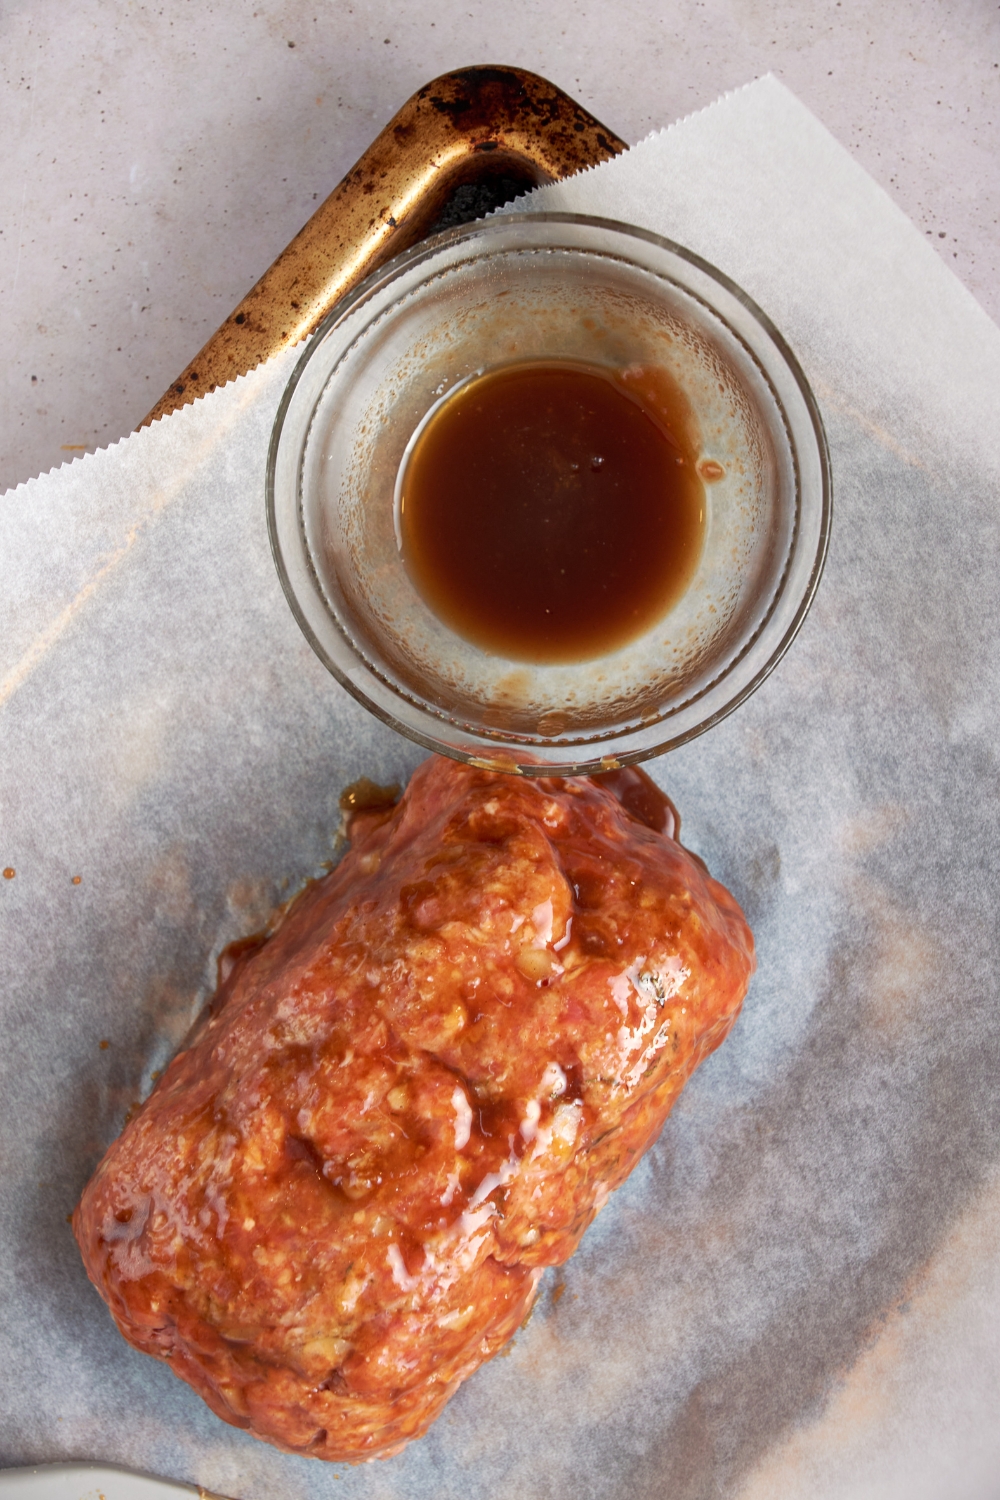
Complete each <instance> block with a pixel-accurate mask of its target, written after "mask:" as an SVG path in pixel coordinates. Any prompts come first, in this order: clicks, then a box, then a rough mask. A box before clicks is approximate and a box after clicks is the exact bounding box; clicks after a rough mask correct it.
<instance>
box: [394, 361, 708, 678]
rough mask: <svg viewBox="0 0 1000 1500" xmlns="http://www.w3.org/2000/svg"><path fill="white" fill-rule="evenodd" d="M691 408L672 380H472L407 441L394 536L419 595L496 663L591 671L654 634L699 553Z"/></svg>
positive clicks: (536, 372)
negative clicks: (584, 664) (596, 661)
mask: <svg viewBox="0 0 1000 1500" xmlns="http://www.w3.org/2000/svg"><path fill="white" fill-rule="evenodd" d="M697 460H698V439H697V433H696V427H695V424H694V421H693V418H692V415H691V410H690V407H689V405H688V403H687V400H686V398H685V396H684V395H683V393H682V392H681V391H680V390H679V388H678V387H677V386H676V384H675V383H674V381H673V380H672V379H671V378H670V376H669V375H668V374H667V372H666V371H663V370H658V369H652V368H647V367H639V366H632V367H629V368H627V369H625V370H621V371H614V370H605V369H601V368H598V367H596V366H590V365H583V364H576V363H572V362H569V361H526V362H523V363H520V364H514V365H508V366H504V367H501V368H499V369H497V370H493V371H490V372H487V373H486V374H483V375H479V376H476V377H474V378H473V379H472V380H470V381H468V382H467V383H465V384H464V385H462V386H461V387H460V388H459V389H458V390H456V391H455V392H454V394H453V395H450V396H448V397H446V398H445V399H444V401H442V402H441V404H440V405H439V406H438V407H437V408H436V409H435V410H433V411H432V413H431V415H430V417H429V419H428V420H427V421H426V422H425V425H424V426H423V428H422V429H421V430H419V431H418V433H417V436H416V438H415V440H414V441H413V442H412V444H411V447H410V450H409V453H408V457H407V459H406V460H405V461H404V467H403V469H402V471H401V474H400V481H399V485H398V487H397V514H396V525H397V535H398V539H399V544H400V549H401V552H402V556H403V561H404V564H405V566H406V568H407V571H408V573H409V575H410V578H411V579H412V581H413V583H414V585H415V587H416V588H417V589H418V591H419V592H420V594H421V595H422V596H423V598H424V599H425V600H426V602H427V604H428V605H429V606H430V607H431V609H433V610H434V612H435V613H436V614H437V615H438V617H439V618H440V619H441V620H443V621H444V622H445V624H447V625H448V626H449V627H450V628H451V629H453V630H454V631H455V632H456V633H457V634H459V635H462V636H464V637H465V638H466V639H467V640H469V641H471V642H472V643H473V644H474V645H477V646H479V647H481V648H482V649H483V650H486V651H489V652H491V653H493V654H495V655H499V656H505V657H510V658H513V659H515V660H520V661H531V662H539V663H542V662H549V663H555V662H572V661H585V660H589V659H591V658H593V657H596V656H602V655H605V654H607V653H609V652H611V651H615V650H617V649H619V648H620V647H621V646H624V645H626V644H627V643H628V642H629V641H631V640H634V639H635V638H636V637H637V636H639V635H641V634H643V633H644V632H645V631H646V630H648V629H649V628H650V626H651V625H654V624H655V623H656V621H657V620H659V619H660V618H661V617H662V616H663V615H664V614H666V613H667V611H668V610H669V609H670V608H671V606H672V605H673V604H675V603H676V601H677V600H678V599H679V598H680V596H681V595H682V594H683V592H684V590H685V589H686V587H687V585H688V583H689V582H690V580H691V577H692V575H693V573H694V571H695V568H696V566H697V563H698V559H699V556H700V554H701V547H702V541H703V535H704V529H705V491H704V487H703V484H702V480H701V477H700V476H699V473H698V470H697V468H696V464H697Z"/></svg>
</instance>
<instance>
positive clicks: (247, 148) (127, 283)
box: [0, 0, 1000, 490]
mask: <svg viewBox="0 0 1000 1500" xmlns="http://www.w3.org/2000/svg"><path fill="white" fill-rule="evenodd" d="M472 62H505V63H512V64H515V65H519V66H522V67H527V68H530V69H533V70H534V71H536V72H540V73H542V74H544V75H545V76H547V77H549V78H551V79H552V80H553V82H555V83H558V84H559V85H560V86H561V87H563V88H564V89H566V90H567V92H569V93H571V94H573V95H574V96H575V97H576V98H578V99H579V100H580V101H581V103H583V104H584V105H585V106H586V107H587V108H588V109H590V110H592V111H593V113H594V114H596V115H597V116H598V118H600V119H602V120H603V121H604V122H605V123H606V124H608V125H609V126H611V127H612V128H613V129H614V130H616V131H617V132H618V133H619V134H620V135H622V136H624V137H625V139H627V140H629V141H636V140H638V139H640V138H641V137H642V136H644V135H645V134H647V133H648V132H649V131H650V130H653V129H656V128H658V127H660V126H664V125H668V124H670V123H671V122H672V121H673V120H674V119H676V118H678V117H679V116H682V115H685V114H688V113H690V112H691V111H692V110H696V109H698V108H700V107H702V106H703V105H706V104H708V103H710V102H711V101H712V100H713V99H715V98H716V97H718V95H719V94H721V93H722V92H724V91H725V90H727V89H731V88H733V87H735V86H738V85H739V84H742V83H745V82H747V81H748V80H749V79H751V78H753V77H755V76H758V75H760V74H761V73H764V72H767V71H769V70H770V71H773V72H774V73H776V74H777V75H778V76H779V77H780V78H782V79H783V80H784V82H785V83H787V84H788V85H789V87H790V88H792V89H793V90H794V91H795V92H796V93H797V94H798V96H799V97H800V98H801V99H802V101H803V102H804V103H805V104H807V105H808V106H809V108H810V109H812V110H813V111H814V113H815V114H816V115H818V116H819V118H820V119H821V120H822V121H823V122H824V123H825V124H826V125H827V126H828V128H829V129H830V130H831V131H832V132H833V134H834V135H835V136H836V137H837V138H838V140H840V141H841V143H842V144H844V145H846V146H847V147H848V148H849V149H850V150H851V151H852V152H853V153H854V154H855V156H856V157H857V159H858V160H859V161H860V162H861V163H862V164H863V165H864V166H865V167H866V168H867V169H868V171H869V172H871V173H872V175H873V176H874V177H875V178H876V180H877V181H878V182H879V183H880V184H881V185H882V186H883V187H884V188H885V189H886V190H887V191H888V192H889V193H890V194H891V195H892V197H893V198H894V199H895V201H896V202H897V203H898V204H899V206H900V207H901V208H902V209H903V210H904V211H905V212H906V213H907V214H908V215H909V216H910V217H911V218H912V219H913V220H914V222H915V223H916V224H917V225H918V226H919V227H920V229H921V230H922V231H923V232H924V233H925V234H926V235H927V236H928V238H929V239H930V240H932V242H933V243H934V244H935V247H936V248H937V249H938V250H939V252H940V254H941V255H942V256H943V257H944V258H945V259H946V261H947V263H948V264H949V265H950V266H951V267H952V268H953V269H954V270H955V272H956V273H957V274H958V276H959V277H961V279H962V280H963V281H964V282H965V284H966V285H967V286H968V287H969V289H970V290H971V291H972V292H973V293H974V294H975V296H976V297H978V299H979V300H980V302H981V303H982V304H983V306H984V307H985V308H986V309H987V311H988V312H989V313H990V314H991V315H992V316H993V317H994V318H997V317H998V316H1000V226H998V219H1000V207H998V204H1000V5H998V4H997V3H996V0H884V3H883V4H881V5H879V6H872V5H871V4H868V3H864V0H772V3H767V4H764V3H762V0H676V3H674V4H667V3H666V0H609V3H605V4H603V5H594V4H591V3H588V0H583V3H575V4H573V5H570V4H569V3H567V0H544V3H543V0H508V3H507V4H506V5H504V6H503V7H497V6H495V5H485V4H483V3H482V0H436V3H435V4H427V3H426V0H407V3H406V4H405V5H400V4H399V3H398V0H397V3H390V0H369V3H365V0H354V3H353V4H348V3H345V0H257V3H256V6H255V7H254V6H253V4H252V0H178V3H174V4H171V5H167V4H162V5H161V4H157V3H143V0H74V4H73V5H72V6H66V5H65V3H64V0H8V3H7V4H6V5H5V6H4V8H3V14H2V18H0V78H2V80H3V85H4V86H3V88H2V90H0V140H2V141H3V152H4V164H3V171H2V173H0V341H2V360H0V490H2V489H4V488H6V487H7V486H10V485H14V484H17V483H18V482H20V481H21V480H24V479H28V478H29V477H31V476H32V475H35V474H38V473H39V472H43V471H45V470H47V469H49V468H52V467H54V466H55V465H58V464H60V463H62V462H65V461H66V460H67V459H69V458H71V457H73V456H74V455H75V454H78V453H81V452H84V451H87V450H92V449H94V448H97V447H101V446H104V445H106V444H108V443H110V442H114V441H115V440H117V439H118V438H120V437H122V436H123V435H124V434H126V433H127V432H129V431H130V430H131V429H132V427H134V425H135V424H136V423H137V422H138V421H140V420H141V419H142V417H143V416H144V415H145V413H146V411H147V410H148V409H149V407H150V406H151V405H152V404H153V402H154V401H155V400H156V399H157V397H159V395H160V394H161V393H162V391H163V390H164V389H165V387H166V386H167V385H168V384H169V382H170V381H171V379H172V378H173V377H174V376H175V375H176V374H177V373H178V371H179V370H181V369H182V368H183V366H184V365H185V363H186V362H187V360H188V359H189V358H190V357H191V356H192V355H193V354H194V353H195V352H197V350H198V349H199V348H200V347H201V345H202V343H203V342H204V340H205V339H206V338H207V337H208V335H209V334H210V333H211V332H212V331H213V330H214V329H215V327H217V325H218V324H219V323H220V322H221V321H222V319H223V318H224V317H225V316H226V314H227V313H228V312H229V311H230V310H231V308H232V307H233V306H234V305H235V304H236V303H237V302H238V301H239V299H240V298H241V297H242V296H243V294H244V293H245V292H246V291H247V289H248V288H249V287H250V286H251V285H252V284H253V282H254V281H255V280H256V279H257V277H258V276H259V275H260V274H261V272H262V271H263V270H264V269H266V267H267V266H268V265H269V264H270V262H271V261H272V260H273V258H274V257H275V255H277V254H278V252H279V251H280V250H281V249H282V248H283V247H284V246H285V244H287V242H288V241H289V240H290V239H291V237H292V236H293V235H294V234H295V232H296V231H297V230H298V229H299V228H300V227H301V225H302V224H303V222H304V221H305V220H306V219H307V218H308V217H309V215H310V214H311V213H312V211H313V209H314V208H315V207H316V205H317V203H318V202H319V201H321V200H322V199H323V198H324V197H325V196H326V195H327V193H329V191H330V190H331V189H332V188H333V187H334V186H335V184H336V183H337V182H338V181H339V179H340V177H341V176H342V175H343V173H344V172H345V171H346V170H347V168H348V167H350V166H351V164H352V163H353V162H354V161H355V159H356V158H357V157H358V156H359V155H360V153H361V152H362V151H363V150H364V148H365V147H366V146H367V144H368V143H369V141H370V140H371V139H372V138H373V136H374V135H375V134H376V133H377V131H378V130H379V129H380V128H381V127H382V125H383V124H384V123H385V122H386V121H387V120H388V119H389V118H390V116H391V115H392V114H394V113H395V111H396V109H397V108H398V107H399V106H400V104H402V102H403V101H404V100H405V99H406V98H407V97H408V96H409V95H410V94H411V93H412V92H413V91H414V89H416V88H419V87H420V85H421V84H423V83H426V82H427V81H428V80H429V79H431V78H433V77H435V76H436V75H437V74H439V73H442V72H445V71H447V70H448V69H451V68H455V67H459V66H463V65H466V64H468V63H472Z"/></svg>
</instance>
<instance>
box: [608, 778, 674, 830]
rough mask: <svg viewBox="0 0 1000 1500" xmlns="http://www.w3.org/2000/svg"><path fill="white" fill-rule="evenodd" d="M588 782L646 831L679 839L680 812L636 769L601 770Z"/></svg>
mask: <svg viewBox="0 0 1000 1500" xmlns="http://www.w3.org/2000/svg"><path fill="white" fill-rule="evenodd" d="M590 779H591V781H595V782H596V783H597V785H598V786H603V787H606V788H607V790H608V791H609V792H610V793H611V794H612V796H614V797H617V798H618V801H619V802H620V803H621V805H622V807H624V809H625V811H626V812H628V813H631V814H632V816H633V818H637V819H638V820H639V822H640V823H645V825H646V827H647V828H652V830H653V832H654V833H662V834H664V835H665V837H666V838H668V839H679V838H680V833H681V815H680V813H679V812H678V811H677V809H676V807H675V806H674V804H673V803H672V802H671V800H670V798H669V797H668V796H667V794H666V792H661V791H660V788H659V787H658V786H657V785H656V782H655V781H654V780H653V778H652V777H651V776H648V775H647V774H646V772H645V771H643V770H640V768H639V767H638V766H621V767H619V769H618V770H617V771H602V772H601V773H600V775H598V776H592V777H591V778H590Z"/></svg>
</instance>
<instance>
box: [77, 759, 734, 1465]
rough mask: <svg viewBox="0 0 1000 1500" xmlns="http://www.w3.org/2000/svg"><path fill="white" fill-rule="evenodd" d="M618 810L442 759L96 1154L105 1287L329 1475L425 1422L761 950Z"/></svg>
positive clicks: (142, 1328)
mask: <svg viewBox="0 0 1000 1500" xmlns="http://www.w3.org/2000/svg"><path fill="white" fill-rule="evenodd" d="M623 777H624V780H623V779H622V778H623ZM617 791H618V795H616V794H615V792H614V791H613V790H612V789H611V788H610V787H609V786H608V785H606V784H603V782H602V783H598V782H595V781H591V780H585V779H582V778H580V779H569V780H554V779H537V780H536V779H528V778H518V777H513V776H502V775H496V774H493V773H490V772H487V771H483V770H477V769H472V768H469V767H463V766H459V765H457V764H455V763H453V762H451V761H446V760H442V759H431V760H428V761H426V762H425V763H424V764H423V765H422V766H421V767H420V768H419V769H418V770H417V772H416V773H415V775H414V776H413V779H412V781H411V783H410V786H409V788H408V790H407V791H406V793H405V794H404V796H403V798H402V800H401V801H400V803H399V804H398V806H397V807H396V808H395V809H394V810H392V811H391V812H390V813H382V814H380V815H372V814H369V815H366V816H361V817H359V818H358V819H356V821H355V824H354V827H353V829H352V848H351V851H350V853H349V854H348V855H347V856H346V857H345V858H344V860H343V861H342V863H341V864H340V865H339V866H338V867H337V869H336V870H335V871H334V872H333V873H332V874H331V875H329V876H328V877H326V878H325V879H322V880H320V881H317V882H316V883H315V884H313V885H311V886H310V887H309V888H308V889H307V890H306V891H305V892H304V893H303V894H302V895H301V896H300V897H299V898H298V899H297V900H296V901H295V902H294V903H293V904H292V906H291V907H290V908H289V910H288V911H287V912H286V914H285V915H284V917H283V919H282V920H281V922H280V924H279V925H278V926H277V928H276V930H275V931H274V932H273V934H272V935H271V936H270V937H269V938H268V939H267V941H266V942H265V943H264V944H263V945H262V946H260V947H257V948H256V950H254V951H247V952H244V953H243V954H242V955H241V956H240V958H239V959H238V961H237V962H236V964H235V965H234V967H233V969H232V972H231V973H230V974H229V975H228V978H227V979H226V981H225V983H224V984H223V985H222V986H221V987H220V990H219V992H218V993H217V995H216V996H215V999H214V1001H213V1003H212V1006H211V1007H210V1010H209V1011H208V1012H207V1013H206V1016H205V1017H204V1018H203V1020H202V1022H201V1023H200V1024H199V1026H198V1027H197V1028H196V1030H195V1032H194V1033H193V1034H192V1036H191V1038H189V1040H188V1043H187V1044H186V1046H185V1049H184V1050H183V1051H182V1052H180V1053H179V1054H178V1056H177V1057H175V1058H174V1060H173V1062H172V1063H171V1065H170V1067H169V1068H168V1069H167V1070H166V1072H165V1074H164V1076H163V1078H162V1079H161V1080H160V1082H159V1084H158V1085H157V1087H156V1089H155V1091H154V1092H153V1094H152V1095H151V1096H150V1098H149V1099H148V1100H147V1102H146V1104H145V1105H144V1107H143V1108H142V1110H141V1111H140V1112H139V1113H138V1115H137V1116H136V1117H135V1118H134V1119H133V1120H132V1121H131V1122H130V1123H129V1124H128V1126H127V1127H126V1129H125V1131H124V1132H123V1134H122V1135H121V1136H120V1137H119V1139H118V1140H117V1141H116V1142H115V1144H114V1145H113V1146H112V1147H111V1149H110V1150H109V1151H108V1153H107V1155H106V1156H105V1158H104V1160H103V1161H102V1162H101V1164H100V1166H99V1167H98V1169H97V1171H96V1172H95V1174H94V1176H93V1178H92V1179H91V1181H90V1183H89V1184H88V1186H87V1188H86V1190H85V1192H84V1194H83V1198H82V1200H81V1202H80V1205H79V1206H78V1208H77V1210H76V1214H75V1216H74V1230H75V1233H76V1236H77V1240H78V1242H79V1244H80V1248H81V1250H82V1253H83V1258H84V1262H85V1264H86V1267H87V1271H88V1273H89V1275H90V1277H91V1279H92V1280H93V1282H94V1283H95V1285H96V1286H97V1287H98V1289H99V1291H100V1292H101V1295H102V1296H103V1297H104V1298H105V1300H106V1302H107V1303H108V1306H109V1307H110V1309H111V1312H112V1314H113V1316H114V1319H115V1321H116V1323H117V1324H118V1327H119V1328H120V1330H121V1332H122V1333H123V1334H124V1335H125V1337H126V1338H127V1339H128V1340H129V1341H130V1342H131V1343H132V1344H134V1345H135V1346H136V1347H137V1348H139V1349H142V1350H145V1351H146V1352H147V1353H149V1354H152V1355H156V1356H158V1357H159V1358H161V1359H165V1360H168V1361H169V1362H170V1365H171V1367H172V1369H173V1370H174V1371H175V1373H176V1374H177V1375H179V1376H181V1377H182V1378H183V1379H184V1380H186V1381H188V1382H190V1384H191V1385H192V1386H193V1387H194V1388H195V1390H197V1391H198V1392H199V1393H200V1394H201V1396H203V1397H204V1399H205V1400H206V1401H207V1402H208V1404H209V1405H210V1406H211V1407H212V1409H213V1410H214V1411H215V1412H217V1413H218V1415H219V1416H220V1417H223V1418H224V1419H225V1420H226V1421H227V1422H233V1423H235V1424H237V1425H238V1426H240V1427H245V1428H248V1429H249V1430H250V1431H251V1432H253V1433H254V1434H255V1435H256V1436H258V1437H260V1438H264V1439H266V1440H267V1441H269V1442H272V1443H275V1444H277V1445H278V1446H280V1447H284V1448H286V1449H289V1450H293V1451H296V1452H301V1453H308V1454H312V1455H315V1456H316V1457H318V1458H326V1459H334V1460H344V1459H348V1460H357V1459H364V1458H369V1457H375V1456H386V1455H388V1454H390V1453H392V1452H395V1451H397V1450H398V1449H399V1448H400V1447H401V1446H402V1445H403V1444H404V1443H405V1442H406V1441H407V1440H408V1439H409V1438H412V1437H415V1436H417V1435H419V1434H420V1433H422V1432H423V1431H424V1430H425V1429H426V1428H427V1426H428V1425H429V1424H430V1423H431V1422H432V1421H433V1419H434V1418H435V1417H436V1416H437V1414H438V1413H439V1411H440V1410H441V1408H442V1406H443V1405H444V1403H445V1402H446V1401H447V1399H448V1397H449V1396H450V1395H451V1394H452V1393H453V1392H454V1390H455V1389H456V1387H457V1385H458V1384H459V1382H460V1381H461V1380H463V1379H464V1378H465V1377H466V1376H467V1375H469V1374H470V1373H471V1372H472V1371H473V1370H475V1369H476V1367H477V1366H478V1365H480V1364H481V1363H482V1362H483V1361H484V1360H485V1359H488V1358H489V1357H490V1356H491V1355H492V1354H494V1353H495V1352H496V1351H497V1350H498V1349H499V1348H500V1347H501V1346H502V1344H503V1343H504V1342H505V1341H506V1340H507V1339H508V1338H509V1337H510V1336H511V1334H512V1333H513V1332H514V1331H515V1330H516V1329H517V1327H518V1326H519V1324H520V1323H521V1322H522V1320H523V1318H524V1316H525V1314H526V1312H527V1310H528V1308H529V1307H530V1305H531V1301H532V1297H533V1295H534V1290H535V1286H536V1283H537V1281H538V1278H539V1277H540V1276H541V1274H542V1271H543V1269H544V1268H545V1267H546V1266H551V1265H554V1264H558V1263H560V1262H562V1261H564V1260H566V1258H567V1257H568V1256H569V1255H571V1254H572V1252H573V1250H574V1249H575V1247H576V1245H577V1243H578V1242H579V1239H580V1236H581V1235H582V1234H583V1231H584V1230H585V1229H586V1227H587V1225H588V1224H589V1223H590V1221H591V1220H592V1219H593V1217H594V1215H595V1214H596V1213H597V1212H598V1210H599V1209H600V1208H601V1206H602V1205H603V1203H604V1202H605V1200H606V1199H607V1197H608V1194H609V1193H610V1192H611V1191H612V1190H613V1189H614V1188H616V1187H617V1186H618V1185H619V1184H620V1183H621V1182H622V1181H623V1180H624V1178H625V1177H627V1175H628V1173H629V1172H630V1171H631V1170H632V1168H633V1166H634V1165H635V1163H636V1162H637V1161H638V1159H639V1157H640V1156H641V1154H642V1152H643V1151H644V1150H645V1149H646V1148H647V1147H648V1146H649V1145H650V1144H651V1142H652V1141H654V1140H655V1139H656V1137H657V1135H658V1134H659V1132H660V1129H661V1127H662V1125H663V1122H664V1119H665V1118H666V1115H667V1113H668V1111H669V1109H670V1107H671V1105H672V1104H673V1102H674V1100H675V1099H676V1098H677V1095H678V1094H679V1092H680V1090H681V1088H682V1087H683V1084H684V1082H685V1080H686V1079H687V1078H688V1077H689V1075H690V1074H691V1072H692V1070H693V1069H694V1068H695V1066H696V1065H697V1064H698V1062H699V1061H700V1060H701V1059H702V1058H703V1057H705V1056H706V1054H707V1053H709V1052H710V1051H711V1050H712V1049H713V1048H714V1047H716V1046H717V1045H718V1044H719V1042H720V1041H721V1040H722V1039H723V1037H724V1036H725V1035H726V1033H727V1031H728V1030H729V1028H730V1026H731V1025H732V1023H733V1020H734V1019H735V1017H736V1014H737V1012H738V1010H739V1007H740V1003H741V1001H742V999H743V995H744V993H745V990H746V987H747V984H748V981H749V978H750V975H751V973H752V970H753V942H752V938H751V936H750V932H749V929H748V928H747V926H746V923H745V922H744V920H743V917H742V914H741V912H740V910H739V908H738V906H737V905H736V903H735V901H734V900H733V899H732V897H731V896H730V895H729V894H728V893H727V892H726V891H725V890H724V889H723V888H722V887H721V886H720V885H718V884H717V883H716V882H715V881H713V880H712V879H711V878H710V877H709V875H708V873H707V871H706V870H705V868H704V866H703V865H702V864H701V862H700V861H699V860H698V859H696V858H695V857H694V856H692V855H690V854H689V853H687V852H686V851H685V850H684V849H683V848H682V847H681V845H680V844H679V843H677V842H675V841H674V839H673V838H671V837H669V835H668V834H667V833H664V832H660V831H657V829H656V828H655V827H650V826H648V824H649V823H656V822H658V821H662V819H661V818H660V815H659V813H658V811H657V809H658V808H660V809H663V808H665V807H666V804H665V803H663V802H660V803H657V801H656V798H657V796H658V794H656V793H655V789H653V787H652V783H650V782H648V780H647V779H646V778H644V777H641V773H635V772H631V773H622V774H621V776H620V777H619V785H618V788H617ZM629 805H631V806H632V807H633V808H635V809H637V810H638V812H639V814H640V816H635V815H634V813H633V812H630V811H629V810H628V806H629ZM650 808H652V813H651V812H650ZM643 817H645V819H646V821H643ZM666 817H667V815H666V812H665V811H664V812H663V819H666Z"/></svg>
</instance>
